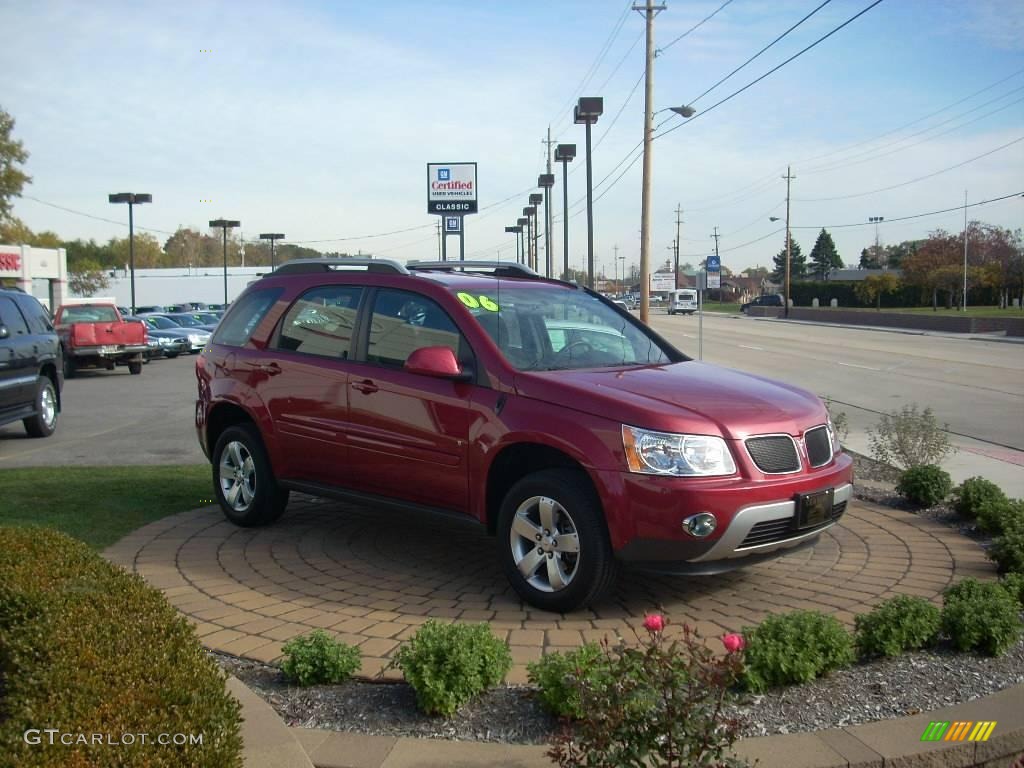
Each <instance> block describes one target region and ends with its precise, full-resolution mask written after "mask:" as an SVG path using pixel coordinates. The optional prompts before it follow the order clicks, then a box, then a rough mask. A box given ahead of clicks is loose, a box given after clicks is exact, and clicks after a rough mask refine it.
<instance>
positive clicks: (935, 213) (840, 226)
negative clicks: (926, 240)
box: [790, 190, 1024, 229]
mask: <svg viewBox="0 0 1024 768" xmlns="http://www.w3.org/2000/svg"><path fill="white" fill-rule="evenodd" d="M1021 195H1024V190H1022V191H1021V192H1014V193H1012V194H1009V195H1002V196H1000V197H992V198H989V199H988V200H980V201H978V202H976V203H970V204H969V205H967V206H963V205H957V206H954V207H952V208H943V209H942V210H939V211H928V212H927V213H915V214H913V215H911V216H898V217H897V218H894V219H890V218H887V219H885V220H884V221H882V222H880V223H881V224H892V223H893V222H896V221H910V220H911V219H922V218H924V217H926V216H938V215H939V214H942V213H951V212H953V211H962V210H964V208H965V207H967V208H974V207H975V206H978V205H988V204H989V203H998V202H999V201H1000V200H1009V199H1010V198H1011V197H1020V196H1021ZM870 226H873V225H872V223H871V222H865V221H861V222H857V223H854V224H816V225H814V226H813V227H812V226H810V225H805V226H800V227H796V226H791V227H790V229H845V228H848V227H870Z"/></svg>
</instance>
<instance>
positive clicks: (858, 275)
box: [804, 269, 902, 282]
mask: <svg viewBox="0 0 1024 768" xmlns="http://www.w3.org/2000/svg"><path fill="white" fill-rule="evenodd" d="M871 275H896V277H900V276H901V275H902V272H901V271H900V270H898V269H833V270H831V271H830V272H829V273H828V274H827V275H825V281H827V282H840V281H843V280H845V281H852V282H860V281H861V280H864V279H865V278H867V277H870V276H871ZM804 279H805V280H811V281H816V282H821V277H820V275H818V274H817V273H808V275H807V277H805V278H804Z"/></svg>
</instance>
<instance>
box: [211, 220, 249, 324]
mask: <svg viewBox="0 0 1024 768" xmlns="http://www.w3.org/2000/svg"><path fill="white" fill-rule="evenodd" d="M241 225H242V222H240V221H235V220H234V219H214V220H213V221H211V222H210V226H211V227H220V228H221V229H222V230H223V231H224V308H225V309H227V306H228V230H229V229H233V228H234V227H240V226H241Z"/></svg>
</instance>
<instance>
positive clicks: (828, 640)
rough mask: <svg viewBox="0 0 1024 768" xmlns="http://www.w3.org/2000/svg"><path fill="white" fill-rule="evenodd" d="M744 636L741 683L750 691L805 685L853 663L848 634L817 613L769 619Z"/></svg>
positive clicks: (850, 639)
mask: <svg viewBox="0 0 1024 768" xmlns="http://www.w3.org/2000/svg"><path fill="white" fill-rule="evenodd" d="M743 634H744V636H745V637H746V639H747V647H746V651H745V653H744V656H743V661H744V664H745V669H744V673H743V682H744V683H745V684H746V686H747V687H748V688H749V689H750V690H752V691H758V692H759V691H764V690H766V689H768V688H771V687H773V686H779V685H789V684H792V683H806V682H808V681H810V680H813V679H814V678H816V677H820V676H822V675H826V674H828V673H829V672H831V671H832V670H834V669H838V668H839V667H843V666H846V665H847V664H849V663H851V662H852V661H853V641H852V638H851V637H850V633H849V632H847V631H846V629H845V628H844V627H843V625H842V624H840V623H839V621H838V620H837V619H835V618H833V617H832V616H826V615H825V614H823V613H821V612H820V611H794V612H792V613H787V614H779V615H775V616H769V617H768V618H767V619H765V620H764V621H762V622H761V623H760V624H759V625H758V626H757V627H744V628H743Z"/></svg>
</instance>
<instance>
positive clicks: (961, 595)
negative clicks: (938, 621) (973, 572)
mask: <svg viewBox="0 0 1024 768" xmlns="http://www.w3.org/2000/svg"><path fill="white" fill-rule="evenodd" d="M942 602H943V606H942V631H943V632H945V633H946V635H948V636H949V639H950V640H951V641H952V643H953V645H954V646H955V647H956V648H957V649H958V650H961V651H981V652H982V653H986V654H988V655H989V656H998V655H999V654H1001V653H1002V652H1003V651H1005V650H1006V649H1007V648H1009V647H1010V646H1011V645H1013V644H1014V643H1015V642H1016V641H1017V638H1018V637H1019V636H1020V632H1021V622H1020V603H1018V602H1017V601H1016V600H1015V599H1014V598H1013V597H1011V596H1010V593H1009V592H1008V591H1007V590H1005V589H1004V588H1003V587H1002V586H1001V585H1000V584H998V583H996V582H994V581H988V582H980V581H977V580H976V579H964V580H963V581H961V582H960V583H959V584H955V585H954V586H952V587H950V588H949V589H947V590H946V592H945V594H944V595H943V600H942Z"/></svg>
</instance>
